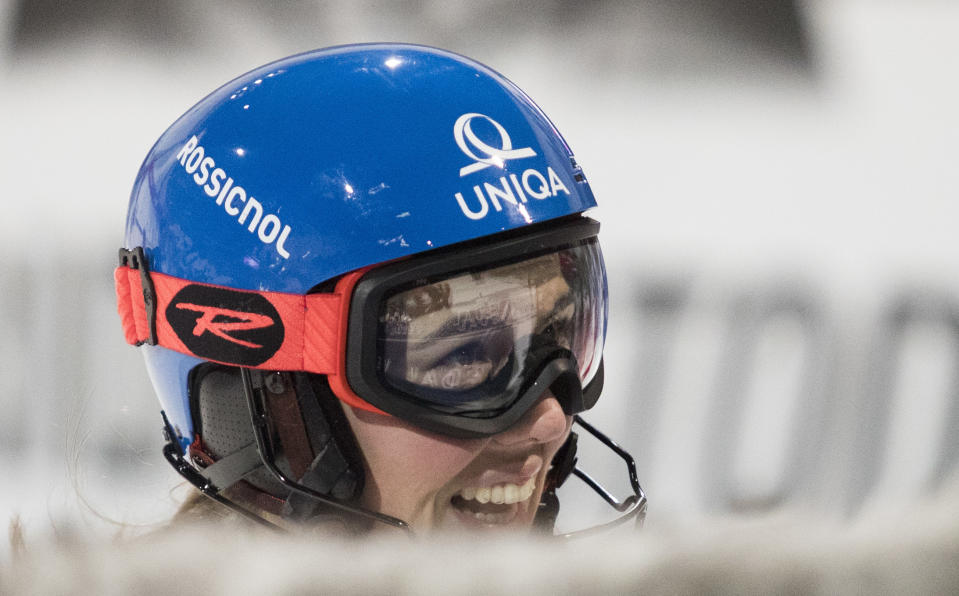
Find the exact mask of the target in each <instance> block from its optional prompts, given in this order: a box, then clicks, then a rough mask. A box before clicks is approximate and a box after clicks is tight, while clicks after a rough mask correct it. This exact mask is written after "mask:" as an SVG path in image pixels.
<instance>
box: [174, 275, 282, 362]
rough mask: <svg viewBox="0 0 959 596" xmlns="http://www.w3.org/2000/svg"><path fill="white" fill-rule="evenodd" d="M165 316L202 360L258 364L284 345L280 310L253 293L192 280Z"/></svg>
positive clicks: (177, 295) (178, 293) (181, 339)
mask: <svg viewBox="0 0 959 596" xmlns="http://www.w3.org/2000/svg"><path fill="white" fill-rule="evenodd" d="M165 314H166V319H167V321H168V322H169V323H170V327H171V328H172V329H173V331H174V333H176V335H177V337H179V338H180V341H182V342H183V344H184V345H185V346H186V347H187V348H188V349H189V350H190V351H191V352H193V353H194V354H196V355H197V356H200V357H201V358H209V359H210V360H216V361H219V362H227V363H231V364H238V365H241V366H256V365H258V364H262V363H263V362H266V361H267V360H269V359H270V357H271V356H273V355H274V354H276V352H277V350H279V349H280V346H281V345H283V336H284V330H283V323H282V322H281V319H280V314H279V312H277V310H276V308H275V307H274V306H273V304H271V303H270V301H269V300H267V299H266V298H265V297H263V296H261V295H260V294H256V293H253V292H240V291H237V290H229V289H225V288H215V287H211V286H205V285H198V284H192V285H188V286H186V287H184V288H183V289H181V290H180V291H179V292H177V293H176V295H175V296H174V297H173V299H172V300H171V301H170V304H169V305H167V308H166V312H165Z"/></svg>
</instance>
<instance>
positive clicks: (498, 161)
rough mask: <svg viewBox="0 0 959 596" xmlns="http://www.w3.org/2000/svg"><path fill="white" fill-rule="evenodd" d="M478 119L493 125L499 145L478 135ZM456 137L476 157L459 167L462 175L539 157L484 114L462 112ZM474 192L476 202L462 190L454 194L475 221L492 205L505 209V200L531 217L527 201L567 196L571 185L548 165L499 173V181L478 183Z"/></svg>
mask: <svg viewBox="0 0 959 596" xmlns="http://www.w3.org/2000/svg"><path fill="white" fill-rule="evenodd" d="M477 119H479V120H481V121H485V122H486V123H487V126H490V125H491V126H492V128H493V130H495V131H496V133H497V134H498V135H499V141H498V143H497V145H498V146H494V145H490V144H489V143H487V142H486V141H484V140H482V139H481V138H480V137H479V136H478V135H477V134H476V132H475V131H474V130H473V122H474V121H476V120H477ZM453 139H454V140H455V141H456V145H457V146H458V147H459V148H460V151H462V152H463V153H464V154H465V155H466V156H467V157H469V158H470V159H472V160H473V163H471V164H469V165H466V166H463V167H462V168H460V177H461V178H462V177H464V176H468V175H470V174H473V173H476V172H479V171H482V170H485V169H486V168H489V167H490V166H496V167H498V168H500V169H502V168H504V167H505V166H506V162H507V160H514V159H522V158H527V157H535V156H536V151H535V150H533V148H532V147H520V148H515V149H514V148H513V140H512V139H511V138H510V136H509V133H508V132H507V131H506V128H504V127H503V125H502V124H500V123H499V122H497V121H496V120H493V119H492V118H490V117H489V116H487V115H485V114H479V113H476V112H469V113H466V114H463V115H462V116H460V117H459V118H457V119H456V122H455V123H454V124H453ZM472 191H473V192H472V194H473V195H474V196H475V197H476V201H475V202H474V201H473V200H472V197H471V198H470V200H469V201H468V200H467V199H466V197H464V196H463V193H461V192H458V193H455V194H454V195H453V196H454V198H455V199H456V202H457V203H458V204H459V207H460V210H461V211H462V212H463V215H465V216H466V217H468V218H470V219H473V220H479V219H483V218H484V217H486V216H487V215H488V214H489V212H490V205H492V206H493V209H494V210H495V211H497V212H499V211H502V210H503V203H509V204H510V205H512V206H513V207H514V208H515V209H516V210H517V211H519V212H520V213H523V214H524V215H525V217H526V218H527V220H528V219H529V214H528V213H527V212H526V206H525V204H526V203H528V202H529V199H530V198H532V199H536V200H543V199H548V198H550V197H555V196H556V195H557V194H558V193H560V192H562V193H565V194H566V195H567V196H569V194H570V193H569V188H568V187H567V186H566V184H565V183H564V182H563V180H562V179H561V178H560V177H559V175H557V173H556V171H555V170H553V168H552V167H550V166H547V167H546V172H545V173H544V172H542V171H540V170H537V169H535V168H528V169H526V170H525V171H523V173H522V174H509V175H508V176H500V177H499V179H498V180H497V181H496V182H483V183H482V184H475V185H473V188H472ZM467 194H469V193H467Z"/></svg>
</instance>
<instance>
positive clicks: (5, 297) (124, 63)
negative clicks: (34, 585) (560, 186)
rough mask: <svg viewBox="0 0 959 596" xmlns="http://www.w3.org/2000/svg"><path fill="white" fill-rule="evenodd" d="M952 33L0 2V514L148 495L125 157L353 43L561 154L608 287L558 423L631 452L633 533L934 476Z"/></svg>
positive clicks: (869, 26) (910, 5)
mask: <svg viewBox="0 0 959 596" xmlns="http://www.w3.org/2000/svg"><path fill="white" fill-rule="evenodd" d="M957 25H959V3H956V2H952V1H948V0H942V1H934V0H913V1H906V0H898V1H897V0H884V1H879V2H876V1H866V0H810V1H804V2H801V1H788V0H768V1H764V0H726V1H722V0H670V1H667V0H647V1H625V0H624V1H599V0H592V1H590V0H577V1H575V2H573V1H571V0H548V1H543V2H507V1H505V0H472V1H470V2H465V1H455V2H454V1H446V0H444V1H440V0H409V1H405V2H382V3H381V2H353V1H347V0H338V1H330V2H320V1H314V2H289V3H260V2H253V1H252V0H247V1H238V2H226V1H225V0H215V1H205V2H186V1H176V0H159V1H158V0H150V1H146V0H134V1H123V2H121V1H107V0H93V1H87V2H70V3H68V2H59V1H56V0H0V208H2V214H0V251H2V260H0V288H2V291H0V329H2V331H3V341H2V342H0V367H2V371H3V378H4V380H5V384H4V390H3V391H2V392H0V483H2V486H3V488H2V490H0V519H7V518H9V517H10V516H12V515H20V516H21V517H22V518H24V520H25V521H26V522H27V523H28V527H29V526H30V524H32V525H33V526H34V527H36V526H38V525H39V526H48V525H49V522H50V521H52V522H53V523H54V524H55V525H56V526H57V527H58V528H60V529H61V531H67V529H69V528H76V527H81V526H80V525H83V524H85V525H86V526H89V525H90V524H94V525H96V524H105V522H103V521H102V520H100V519H99V518H97V517H96V515H94V512H95V513H96V514H97V515H102V516H105V517H109V518H112V519H115V520H120V521H123V522H129V523H149V522H156V521H160V520H162V519H164V517H165V516H167V515H168V514H169V512H170V511H171V510H172V508H173V507H174V506H175V501H176V494H175V492H174V493H171V491H172V490H173V487H175V486H176V485H177V484H178V483H179V479H178V477H177V476H176V475H175V473H174V472H173V471H172V470H170V469H169V468H168V467H167V465H166V464H165V462H163V460H162V456H161V454H160V445H161V436H160V417H159V412H158V405H157V402H156V400H155V399H154V397H153V393H152V389H151V387H150V384H149V380H148V379H147V375H146V372H145V370H144V367H143V365H142V362H141V360H140V356H139V354H138V353H137V351H136V350H134V349H132V348H130V347H128V346H127V345H126V344H125V343H124V342H123V338H122V333H121V330H120V324H119V321H118V319H117V317H116V314H115V306H114V296H113V287H112V269H113V267H114V266H115V261H116V249H117V248H118V247H119V245H120V242H121V238H122V230H123V223H124V218H125V214H126V205H127V198H128V195H129V192H130V188H131V186H132V183H133V179H134V177H135V175H136V172H137V169H138V167H139V165H140V162H141V160H142V159H143V157H144V156H145V155H146V153H147V151H148V150H149V148H150V146H151V145H152V143H153V141H154V140H155V139H156V138H157V137H158V136H159V135H160V133H161V132H163V130H164V129H165V128H166V127H167V126H168V125H169V124H170V123H172V122H173V120H174V119H175V118H177V117H178V116H179V115H180V114H182V113H183V112H184V111H185V110H186V109H187V108H189V107H190V106H191V105H192V104H193V103H195V102H196V101H197V100H199V99H200V98H201V97H203V96H204V95H205V94H206V93H208V92H210V91H212V90H213V89H215V88H216V87H218V86H220V85H222V84H223V83H225V82H227V81H228V80H230V79H231V78H233V77H234V76H236V75H238V74H240V73H242V72H245V71H247V70H249V69H251V68H253V67H255V66H258V65H260V64H263V63H266V62H269V61H271V60H274V59H277V58H280V57H283V56H286V55H289V54H292V53H295V52H300V51H305V50H309V49H313V48H318V47H324V46H330V45H336V44H343V43H352V42H362V41H407V42H415V43H424V44H429V45H436V46H440V47H443V48H446V49H450V50H453V51H456V52H459V53H462V54H466V55H468V56H470V57H473V58H475V59H478V60H480V61H481V62H484V63H486V64H488V65H490V66H491V67H493V68H494V69H496V70H499V71H501V72H503V73H505V74H506V75H507V76H508V77H509V78H510V79H511V80H513V81H514V82H516V83H517V84H518V85H519V86H520V87H522V88H523V89H524V90H525V91H527V92H528V93H529V94H530V95H531V96H532V97H533V98H534V99H535V100H536V101H537V102H538V103H539V104H540V105H541V106H542V107H543V109H544V110H545V111H546V113H547V114H548V115H549V116H550V117H551V119H552V120H553V121H554V122H555V123H556V125H557V126H558V128H559V129H560V130H561V131H562V132H563V134H564V136H565V137H566V139H567V140H568V141H569V143H570V145H571V146H572V148H573V151H574V152H575V154H576V157H577V161H578V162H579V163H581V164H582V165H583V167H584V169H585V171H586V173H587V175H588V176H589V179H590V181H591V184H592V187H593V190H594V191H595V193H596V196H597V199H598V200H599V202H600V205H601V207H600V211H599V213H598V217H599V219H601V221H603V225H604V229H603V233H602V238H603V244H604V250H605V253H606V258H607V265H608V268H609V276H610V292H611V312H610V321H611V327H610V330H609V337H608V348H607V355H606V364H607V384H606V390H605V392H604V398H603V400H602V401H601V402H600V404H599V406H598V407H597V408H596V409H595V410H594V411H592V412H590V413H589V415H588V419H589V420H590V421H591V422H593V423H594V424H596V425H597V426H599V427H600V428H602V429H603V430H605V431H607V432H608V433H610V434H611V435H612V436H613V437H615V438H617V439H619V441H620V442H621V443H622V444H623V445H624V446H625V447H626V448H627V449H628V450H630V451H631V452H632V453H633V454H634V455H635V456H636V458H637V463H638V466H639V472H640V478H641V480H642V482H643V485H644V487H645V488H646V489H647V491H648V492H649V495H650V502H651V505H650V516H649V521H648V523H649V524H650V525H655V524H691V523H694V522H696V520H697V519H701V518H702V517H703V516H716V515H729V514H745V515H756V514H763V513H768V512H772V511H779V510H783V509H787V508H793V509H799V510H806V511H809V512H811V513H812V514H815V515H817V516H830V517H835V518H837V519H846V518H849V517H851V516H855V515H857V514H858V513H860V512H861V511H863V510H864V509H866V508H869V507H871V506H879V505H881V504H884V503H890V502H897V503H907V502H909V501H910V500H912V499H915V498H917V497H919V496H922V495H926V494H930V493H933V492H935V491H936V490H937V488H938V487H939V486H940V485H941V484H943V483H944V482H945V481H946V480H947V479H948V478H949V477H950V476H951V475H954V474H955V473H956V469H957V467H959V400H957V392H959V375H957V371H959V366H957V365H959V275H957V273H959V240H957V234H956V232H955V229H954V228H955V225H956V224H955V222H956V221H957V220H959V200H957V188H959V167H957V164H956V155H957V139H959V110H957V109H956V106H957V105H959V80H957V78H956V74H955V70H956V69H955V59H956V57H957V56H959V36H957V35H956V30H957ZM584 451H585V452H584V454H583V462H584V465H589V462H591V461H592V460H593V459H594V458H593V456H594V455H595V454H594V453H591V450H590V449H589V448H588V447H587V448H585V449H584ZM596 465H598V464H594V467H593V469H591V470H590V471H591V472H595V475H599V476H602V475H603V474H604V473H607V472H609V473H611V470H604V469H602V468H598V469H597V468H596V467H595V466H596ZM571 490H572V491H576V490H577V489H575V488H572V489H571ZM575 494H577V495H578V494H580V493H575ZM87 506H89V507H87ZM593 507H594V505H593V504H592V501H590V500H588V499H586V497H585V496H583V498H582V499H581V498H579V497H578V496H577V497H575V498H570V499H568V500H566V501H564V511H568V512H571V513H574V514H575V513H579V512H583V511H586V512H590V513H591V511H590V510H591V509H592V508H593ZM78 524H80V525H78ZM569 524H570V525H571V526H573V525H576V524H575V522H574V521H570V522H569ZM107 527H108V526H107Z"/></svg>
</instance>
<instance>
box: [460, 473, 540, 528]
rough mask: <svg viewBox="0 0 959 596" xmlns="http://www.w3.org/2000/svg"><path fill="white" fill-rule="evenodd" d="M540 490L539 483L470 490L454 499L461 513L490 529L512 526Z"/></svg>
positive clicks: (528, 482) (529, 482) (501, 485)
mask: <svg viewBox="0 0 959 596" xmlns="http://www.w3.org/2000/svg"><path fill="white" fill-rule="evenodd" d="M535 490H536V479H535V478H530V479H529V480H528V481H527V482H526V483H525V484H523V485H518V484H513V483H510V482H506V483H503V484H496V485H493V486H484V487H466V488H464V489H462V490H460V492H458V493H457V494H456V495H454V496H453V498H452V499H450V503H451V504H452V506H453V508H454V509H456V510H457V511H459V512H460V513H462V514H464V515H466V516H468V517H471V518H473V519H475V520H476V521H478V522H481V523H483V524H489V525H501V524H508V523H509V522H511V521H512V520H513V519H514V518H515V517H516V514H517V513H518V511H519V508H520V507H521V506H528V504H529V500H530V497H532V496H533V493H534V492H535Z"/></svg>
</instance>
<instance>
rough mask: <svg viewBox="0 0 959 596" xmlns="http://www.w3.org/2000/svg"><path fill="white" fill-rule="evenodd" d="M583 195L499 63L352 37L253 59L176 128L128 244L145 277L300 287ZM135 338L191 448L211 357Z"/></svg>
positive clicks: (167, 136)
mask: <svg viewBox="0 0 959 596" xmlns="http://www.w3.org/2000/svg"><path fill="white" fill-rule="evenodd" d="M595 204H596V203H595V200H594V198H593V194H592V192H591V190H590V187H589V184H588V182H587V181H586V178H585V176H584V174H583V172H582V170H581V169H580V168H579V167H578V166H577V164H576V162H575V160H574V159H573V155H572V153H571V152H570V149H569V147H568V146H567V144H566V142H565V141H564V140H563V138H562V136H561V135H560V134H559V132H558V131H557V130H556V128H555V127H554V126H553V124H552V123H551V122H550V121H549V120H548V119H547V117H546V116H545V115H544V114H543V112H542V111H541V110H540V109H539V108H538V107H537V106H536V104H534V103H533V102H532V100H530V98H529V97H527V96H526V94H524V93H523V92H522V91H521V90H520V89H519V88H517V87H516V86H515V85H514V84H513V83H511V82H510V81H508V80H507V79H506V78H504V77H503V76H502V75H500V74H498V73H497V72H495V71H493V70H491V69H490V68H487V67H486V66H484V65H482V64H479V63H477V62H475V61H473V60H470V59H468V58H465V57H463V56H460V55H457V54H454V53H451V52H447V51H443V50H438V49H434V48H429V47H423V46H416V45H403V44H369V45H353V46H342V47H335V48H329V49H323V50H317V51H312V52H307V53H304V54H299V55H296V56H292V57H289V58H285V59H282V60H279V61H276V62H273V63H270V64H267V65H265V66H263V67H260V68H258V69H256V70H253V71H251V72H249V73H247V74H244V75H242V76H240V77H238V78H236V79H234V80H233V81H231V82H229V83H227V84H225V85H223V86H222V87H220V88H219V89H217V90H216V91H214V92H212V93H211V94H210V95H208V96H207V97H206V98H204V99H203V100H202V101H200V102H199V103H198V104H196V105H195V106H193V107H192V108H190V109H189V110H188V111H187V112H186V113H185V114H184V115H183V116H182V117H180V118H179V119H178V120H177V121H176V122H174V123H173V125H172V126H170V128H169V129H167V130H166V132H164V133H163V135H162V136H161V137H160V139H159V140H158V141H157V142H156V144H155V145H154V146H153V148H152V149H151V150H150V152H149V154H148V155H147V157H146V159H145V160H144V162H143V165H142V167H141V168H140V172H139V174H138V176H137V178H136V182H135V184H134V187H133V192H132V195H131V199H130V205H129V213H128V217H127V222H126V233H125V236H124V246H125V247H126V248H127V249H133V248H134V247H142V255H143V258H144V260H145V261H146V263H147V264H148V267H149V270H150V272H152V273H158V274H163V275H167V276H171V277H173V278H179V279H184V280H190V281H193V282H196V283H199V284H212V285H216V286H225V287H228V288H233V289H236V290H252V291H259V292H282V293H291V294H306V293H307V292H309V291H310V289H311V288H314V287H316V286H317V285H319V284H321V283H323V282H324V281H326V280H331V279H334V278H336V277H338V276H341V275H343V274H345V273H347V272H351V271H355V270H357V269H361V268H365V267H369V266H371V265H375V264H378V263H384V262H388V261H393V260H396V259H399V258H402V257H407V256H410V255H414V254H417V253H424V252H427V251H433V250H436V249H439V248H442V247H447V246H450V245H454V244H458V243H462V242H466V241H471V240H476V239H481V238H486V237H489V236H493V235H498V234H502V233H504V232H508V231H510V230H517V229H520V228H526V227H530V226H534V225H537V224H540V223H542V222H545V221H549V220H556V219H559V218H564V217H568V216H570V215H574V214H579V213H582V212H584V211H586V210H587V209H589V208H591V207H594V206H595ZM603 323H604V324H605V321H603ZM137 343H139V342H137ZM148 343H150V342H148ZM161 343H162V342H161ZM142 350H143V352H144V354H145V359H146V363H147V368H148V371H149V374H150V377H151V380H152V382H153V384H154V387H155V389H156V391H157V393H158V396H159V399H160V402H161V405H162V408H163V410H164V411H165V412H166V414H167V416H168V418H169V420H170V422H171V425H172V427H173V428H174V429H175V432H176V434H177V435H178V440H179V444H180V445H181V447H182V448H183V449H186V447H187V446H188V445H189V444H190V443H191V442H192V441H193V439H194V428H193V422H192V421H193V419H194V418H193V416H192V414H193V413H192V412H191V405H190V400H189V377H190V373H191V371H192V370H193V369H194V368H195V367H196V366H197V365H199V364H201V363H203V362H204V361H205V360H204V359H203V358H200V357H197V356H196V355H195V354H187V353H181V352H179V351H174V350H171V349H169V348H167V347H163V346H162V345H143V346H142Z"/></svg>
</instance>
